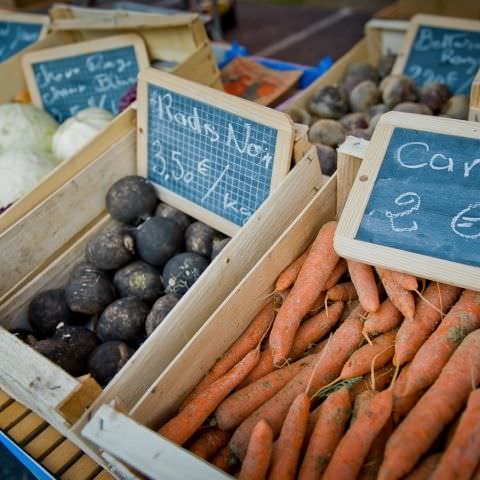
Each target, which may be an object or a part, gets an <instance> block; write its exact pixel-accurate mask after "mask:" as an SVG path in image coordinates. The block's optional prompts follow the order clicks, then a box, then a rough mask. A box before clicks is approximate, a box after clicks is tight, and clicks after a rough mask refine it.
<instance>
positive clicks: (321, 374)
mask: <svg viewBox="0 0 480 480" xmlns="http://www.w3.org/2000/svg"><path fill="white" fill-rule="evenodd" d="M361 313H362V310H361V308H359V307H358V308H356V309H355V310H354V311H353V312H352V313H351V314H350V316H349V317H348V319H347V320H345V321H344V322H343V323H342V324H341V325H340V326H339V327H338V328H337V330H335V332H334V333H333V335H332V337H331V338H330V340H329V343H328V347H327V346H326V347H325V349H326V350H328V351H327V352H326V353H325V355H324V357H323V358H322V361H321V362H320V363H319V364H318V366H317V368H316V370H315V374H314V375H312V371H313V369H314V368H315V366H314V365H313V364H310V365H308V366H307V367H305V368H303V369H302V370H300V372H299V373H298V374H297V375H296V376H295V377H294V378H292V379H291V380H290V381H289V382H288V383H287V384H286V385H285V386H284V387H283V388H282V389H281V390H280V391H279V392H278V393H277V394H275V395H274V396H273V397H272V398H271V399H270V400H268V401H267V402H265V403H264V404H263V405H262V406H261V407H260V408H258V409H257V410H256V411H255V412H253V413H252V414H251V415H250V416H249V417H248V418H246V419H245V420H244V421H243V422H242V424H241V425H240V426H239V427H238V428H237V430H236V431H235V433H234V434H233V436H232V438H231V439H230V448H231V449H232V451H233V452H234V453H235V455H237V456H238V457H239V458H242V457H243V455H245V450H246V446H247V443H248V438H249V437H250V433H251V431H252V428H253V427H254V426H255V425H256V423H257V422H258V420H260V419H261V418H264V419H265V420H267V422H268V423H269V425H270V426H271V427H272V430H273V432H274V434H277V433H278V432H279V431H280V428H281V426H282V423H283V420H284V419H285V416H286V415H287V412H288V409H289V407H290V405H291V403H292V402H293V400H294V399H295V397H296V396H297V395H298V394H299V393H301V392H302V391H303V390H304V389H305V387H306V386H307V384H308V382H309V380H310V376H312V378H311V391H317V390H319V389H320V388H322V387H324V386H325V385H327V384H328V383H330V382H331V381H332V380H334V379H335V378H336V377H337V376H338V374H339V373H340V371H341V369H342V367H343V364H344V363H345V362H346V360H347V359H348V358H349V357H350V355H351V354H352V352H353V351H355V350H356V349H357V348H358V346H359V345H360V343H361V342H362V340H363V337H362V333H361V332H362V325H363V320H362V318H361ZM325 349H324V350H323V351H322V354H323V353H324V352H325V351H326V350H325Z"/></svg>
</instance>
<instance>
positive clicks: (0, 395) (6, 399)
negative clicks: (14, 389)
mask: <svg viewBox="0 0 480 480" xmlns="http://www.w3.org/2000/svg"><path fill="white" fill-rule="evenodd" d="M12 402H13V400H12V399H11V397H10V396H9V395H8V394H7V393H5V392H2V391H1V390H0V411H1V410H3V409H4V408H6V407H8V405H10V404H11V403H12Z"/></svg>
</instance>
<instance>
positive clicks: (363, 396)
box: [350, 390, 378, 425]
mask: <svg viewBox="0 0 480 480" xmlns="http://www.w3.org/2000/svg"><path fill="white" fill-rule="evenodd" d="M376 395H378V392H377V391H376V390H365V391H364V392H362V393H360V394H359V395H358V396H357V397H356V398H355V401H354V403H353V409H352V418H351V420H350V425H353V424H354V423H355V422H356V421H357V418H358V417H359V416H361V415H364V414H365V412H367V411H368V406H369V405H370V402H371V401H372V400H373V398H374V397H375V396H376Z"/></svg>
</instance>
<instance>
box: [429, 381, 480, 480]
mask: <svg viewBox="0 0 480 480" xmlns="http://www.w3.org/2000/svg"><path fill="white" fill-rule="evenodd" d="M479 420H480V390H474V391H473V392H472V393H471V394H470V396H469V397H468V402H467V408H466V409H465V411H464V412H463V414H462V416H461V418H460V422H459V424H458V426H457V428H456V430H455V433H454V435H453V438H452V441H451V443H450V445H449V446H448V447H447V449H446V450H445V453H444V454H443V455H442V458H441V460H440V463H439V464H438V466H437V468H436V469H435V472H434V473H433V475H432V476H431V479H432V480H449V479H451V478H470V477H471V476H472V474H473V472H474V471H475V467H476V466H477V465H478V464H479V462H480V421H479Z"/></svg>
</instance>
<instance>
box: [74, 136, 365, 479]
mask: <svg viewBox="0 0 480 480" xmlns="http://www.w3.org/2000/svg"><path fill="white" fill-rule="evenodd" d="M367 145H368V142H366V141H363V140H360V139H355V138H354V137H349V141H348V142H347V143H346V144H345V145H344V146H342V152H343V153H340V155H339V168H338V171H337V173H335V174H334V175H333V176H332V177H331V178H330V179H329V181H328V182H327V183H326V184H325V185H324V186H323V187H322V189H321V190H320V191H319V192H318V193H317V194H316V195H315V196H314V197H313V198H312V199H311V201H310V202H309V203H308V205H307V206H306V207H305V208H304V209H303V210H302V212H301V213H300V214H299V216H298V217H297V218H296V219H295V221H294V222H293V223H291V225H290V226H289V227H288V228H287V229H286V230H285V231H284V232H283V234H282V235H281V236H280V237H279V238H278V240H276V242H275V243H274V244H273V245H272V247H271V248H270V249H269V250H268V251H267V252H266V253H265V254H264V255H263V256H262V258H261V259H260V260H259V261H258V263H257V264H256V265H255V266H254V268H253V269H251V270H250V271H249V273H248V274H247V275H246V276H245V278H244V279H243V280H242V281H241V282H240V283H239V284H238V286H237V287H235V288H234V289H232V290H231V291H230V294H229V295H228V297H227V298H226V299H225V301H224V302H223V303H222V304H221V305H220V306H219V307H218V308H217V309H216V310H215V312H214V313H213V314H212V315H211V316H210V317H209V319H208V320H207V321H206V322H205V323H204V324H203V326H202V327H201V328H200V329H199V330H198V332H197V333H196V334H195V335H194V337H193V338H192V339H191V340H190V341H189V342H188V343H187V344H186V345H185V346H184V348H183V349H182V350H181V351H180V353H179V354H178V355H177V356H176V357H175V359H174V361H173V362H172V363H171V364H170V365H169V366H168V367H167V368H166V369H165V370H164V371H163V372H160V371H158V373H159V375H158V376H157V378H156V379H155V380H154V382H153V383H152V384H151V385H150V387H149V388H148V390H146V392H145V394H144V395H143V396H142V398H141V399H140V400H139V401H138V402H137V403H136V404H135V405H134V406H133V408H131V407H130V408H128V407H127V408H125V406H124V405H122V404H121V402H120V403H119V404H118V407H120V409H116V408H115V405H114V404H110V405H108V404H104V405H103V406H101V407H100V408H99V410H98V411H97V412H96V413H95V415H94V416H93V418H92V419H91V421H90V422H89V423H88V424H87V425H86V427H85V429H84V430H83V432H82V434H83V436H84V437H85V438H87V439H88V440H90V441H92V442H94V443H96V444H97V445H98V446H99V447H101V448H103V449H104V450H105V451H107V452H108V453H109V454H111V455H112V456H114V457H116V458H118V459H120V460H121V461H123V462H125V464H127V465H129V466H130V467H132V468H133V469H135V470H137V471H139V472H141V473H143V474H144V475H146V476H148V477H150V478H162V479H165V480H167V479H171V480H173V479H177V478H179V476H181V477H182V478H190V479H197V480H200V479H207V478H208V479H222V478H230V477H229V476H228V475H226V474H225V473H223V472H221V471H220V470H217V469H216V468H215V467H213V466H211V465H210V464H207V463H206V462H203V461H202V460H200V459H199V458H198V457H196V456H194V455H192V454H191V453H190V452H188V451H186V450H184V449H182V448H180V447H178V446H177V445H174V444H173V443H171V442H169V441H168V440H166V439H165V438H163V437H162V436H161V435H159V434H157V433H155V431H154V430H155V429H156V428H158V426H159V425H160V424H161V423H163V422H164V421H166V420H167V419H168V418H169V416H171V415H172V414H173V413H174V412H175V411H176V410H177V409H178V407H179V406H180V405H181V404H182V402H183V400H184V399H185V397H186V395H187V394H188V393H189V392H190V391H191V390H192V389H193V387H194V386H195V385H196V384H197V383H198V382H199V381H200V380H201V379H202V377H203V376H204V375H205V374H206V373H207V372H208V371H209V369H210V368H211V367H212V365H213V364H214V363H215V361H216V360H217V359H218V358H219V357H221V355H222V354H223V353H224V352H225V351H226V350H227V348H228V347H229V346H230V345H231V344H232V343H233V342H234V341H235V340H236V339H237V338H238V337H239V335H240V334H241V333H242V332H243V331H244V330H245V328H246V327H247V326H248V325H249V323H250V322H251V320H252V318H253V317H254V315H255V314H256V313H257V312H258V311H259V310H260V309H261V308H262V307H263V306H264V304H265V299H266V298H267V297H268V296H269V295H270V294H271V292H272V291H273V290H274V282H275V280H276V278H277V277H278V275H279V274H280V273H281V272H282V271H283V270H284V269H285V267H287V266H288V265H289V264H290V263H291V262H292V261H293V260H295V258H297V257H298V256H299V255H300V254H301V253H302V252H303V251H304V250H305V249H306V248H307V247H308V245H310V243H311V242H312V240H313V239H314V238H315V236H316V234H317V232H318V230H319V229H320V227H321V226H322V225H323V224H324V223H325V222H327V221H330V220H333V219H335V218H336V216H337V213H340V212H341V210H342V208H343V205H344V204H345V201H346V198H347V195H348V192H349V189H350V186H351V185H352V183H353V180H354V179H355V175H356V172H357V170H358V167H359V166H360V163H361V158H362V157H363V155H364V150H365V148H366V146H367ZM232 319H235V322H232ZM226 325H228V326H229V327H228V328H226V327H225V326H226ZM124 412H129V413H128V414H127V413H124ZM151 429H153V430H151ZM138 445H142V446H143V447H142V448H141V449H139V448H138Z"/></svg>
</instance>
